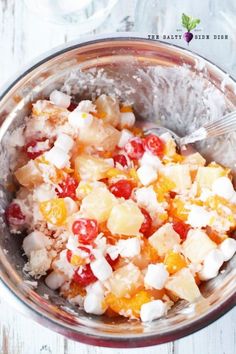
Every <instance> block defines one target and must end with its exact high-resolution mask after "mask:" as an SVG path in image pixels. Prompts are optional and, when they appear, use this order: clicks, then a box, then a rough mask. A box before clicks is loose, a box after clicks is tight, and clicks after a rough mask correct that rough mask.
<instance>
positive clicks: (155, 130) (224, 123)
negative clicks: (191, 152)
mask: <svg viewBox="0 0 236 354" xmlns="http://www.w3.org/2000/svg"><path fill="white" fill-rule="evenodd" d="M143 123H144V125H143V128H144V134H145V135H148V134H156V135H161V134H163V133H167V132H168V133H170V134H171V136H172V137H173V138H174V139H175V141H176V143H177V145H178V147H179V148H181V147H182V146H184V145H188V144H190V143H194V142H196V141H200V140H204V139H207V138H210V137H215V136H219V135H223V134H226V133H230V132H232V131H234V130H236V111H233V112H231V113H228V114H226V115H224V116H223V117H221V118H220V119H217V120H215V121H213V122H209V123H206V124H204V125H203V126H202V127H201V128H199V129H197V130H195V131H194V132H193V133H191V134H188V135H186V136H184V137H182V138H181V137H179V136H178V135H177V134H176V133H174V132H173V131H172V130H170V129H168V128H165V127H161V126H154V125H153V123H150V124H149V125H146V127H145V122H143Z"/></svg>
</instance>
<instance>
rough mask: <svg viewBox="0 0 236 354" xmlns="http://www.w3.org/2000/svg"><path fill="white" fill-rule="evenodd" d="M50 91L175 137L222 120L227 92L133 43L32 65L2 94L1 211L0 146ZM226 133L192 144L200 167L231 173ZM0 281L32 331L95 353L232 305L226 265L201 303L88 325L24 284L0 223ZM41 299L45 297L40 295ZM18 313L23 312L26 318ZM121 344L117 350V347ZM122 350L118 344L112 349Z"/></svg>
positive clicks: (11, 156) (178, 330) (99, 46)
mask: <svg viewBox="0 0 236 354" xmlns="http://www.w3.org/2000/svg"><path fill="white" fill-rule="evenodd" d="M54 88H60V89H63V90H64V91H65V92H67V93H69V94H71V95H73V96H75V98H76V99H77V100H81V99H84V98H88V99H91V98H93V97H96V96H98V95H100V94H101V93H107V94H110V95H116V96H118V97H119V98H120V99H121V100H124V101H126V102H129V103H130V104H132V105H133V107H134V110H135V112H136V114H137V117H138V118H139V119H147V120H150V121H155V122H157V123H160V124H162V125H164V126H166V127H168V128H170V129H172V130H174V131H175V132H176V133H178V134H179V135H180V136H182V135H184V134H185V133H187V132H190V131H192V130H194V129H195V128H197V127H199V126H200V125H202V124H203V123H205V122H207V121H210V120H214V119H216V118H218V117H220V116H221V115H222V114H224V113H226V112H228V111H231V110H233V109H234V107H235V105H236V97H235V92H236V91H235V90H236V85H235V83H234V82H233V80H231V79H230V78H229V77H228V76H227V75H226V74H224V73H223V72H222V71H221V70H220V69H218V68H217V67H215V66H214V65H212V64H210V63H208V62H206V61H205V60H204V59H202V58H199V57H197V56H195V55H194V54H191V53H190V52H188V51H185V50H182V49H179V48H177V47H174V46H168V45H165V44H162V43H158V42H152V41H147V40H142V39H137V38H136V39H124V38H123V39H119V38H116V39H113V40H109V39H107V40H100V41H94V42H89V43H83V44H82V45H74V46H71V47H69V48H67V49H65V50H63V51H61V52H58V53H57V54H55V55H52V56H50V57H48V58H47V59H46V60H43V61H41V62H40V63H38V64H37V65H36V66H34V67H32V68H31V69H30V70H28V71H26V72H25V73H24V75H22V76H21V77H20V78H18V79H17V80H16V82H15V83H14V84H13V85H12V86H11V87H10V88H8V89H7V90H6V92H5V93H4V94H3V96H2V99H1V101H0V121H1V122H3V124H2V128H1V131H0V140H1V160H0V161H1V162H0V163H1V171H2V173H1V193H2V194H1V195H2V198H1V211H2V213H3V210H4V208H5V206H6V204H7V202H8V201H9V200H10V198H11V193H10V192H9V191H8V188H7V185H9V182H10V172H11V171H10V169H11V168H12V167H13V166H14V162H15V161H16V159H17V149H15V148H13V147H11V146H9V144H8V137H9V134H11V132H12V131H13V130H14V129H15V128H16V127H18V126H19V125H20V124H22V122H23V120H24V117H25V115H27V114H28V112H29V110H30V108H31V105H30V102H32V101H34V100H36V99H38V98H43V97H47V96H48V94H49V93H50V92H51V90H52V89H54ZM235 144H236V134H235V133H231V134H229V135H227V136H222V137H220V138H217V139H216V138H214V139H211V140H207V141H205V142H202V143H200V144H198V145H197V146H196V148H197V149H198V150H199V151H200V152H201V153H202V154H203V156H204V157H206V158H207V159H208V160H214V161H216V162H219V163H222V164H224V165H226V166H229V167H230V168H231V169H232V170H233V173H235V171H236V169H235V168H236V165H235V162H236V157H235V154H234V146H235ZM0 229H1V238H0V246H1V249H0V255H1V257H0V265H1V267H0V272H1V278H2V282H3V284H5V286H6V288H7V289H10V293H11V294H15V295H16V298H15V300H14V302H15V303H17V304H18V305H19V307H21V309H23V311H24V312H28V313H29V314H30V315H31V316H32V317H34V318H36V319H37V320H39V321H40V322H41V323H43V324H45V325H47V326H50V327H51V328H53V329H54V330H56V331H59V332H61V333H63V334H64V335H66V336H68V337H72V338H74V339H78V340H82V341H85V342H89V343H95V344H96V345H99V344H101V345H110V346H120V345H121V346H122V345H126V346H143V345H148V344H155V343H161V342H164V341H169V340H172V339H174V338H177V337H181V336H184V335H185V334H187V333H189V332H193V331H194V330H196V329H198V328H200V327H203V326H204V324H207V323H209V322H210V321H212V320H214V319H215V318H217V317H218V316H220V315H222V314H223V313H224V312H225V311H226V310H227V309H228V308H230V307H232V304H233V302H234V301H235V295H234V292H235V291H234V284H235V280H236V258H233V259H232V260H231V261H230V262H229V263H228V264H226V265H225V267H224V271H223V272H221V273H220V274H219V276H218V277H217V278H215V279H213V280H211V281H209V282H207V283H205V284H203V285H202V288H201V290H202V294H203V298H202V299H200V300H199V302H198V303H196V304H194V305H189V304H187V303H185V302H179V303H178V304H176V305H175V306H174V307H173V308H172V309H171V310H170V312H169V314H168V316H167V318H163V319H160V320H158V321H154V322H153V323H151V324H149V325H144V324H141V323H139V322H137V321H126V320H124V319H119V318H118V319H117V318H116V319H115V320H114V319H111V318H107V317H105V316H102V317H96V316H88V315H87V314H85V313H84V312H83V311H81V310H78V308H76V307H74V306H72V305H71V304H69V303H68V302H66V301H65V300H64V299H62V298H61V297H60V296H58V294H57V293H56V292H53V291H51V290H49V289H48V288H47V287H46V286H45V285H44V282H43V279H40V280H39V281H38V287H37V289H33V288H32V287H33V285H34V284H33V283H31V284H30V283H29V281H32V280H33V279H30V278H29V277H28V275H26V274H23V272H22V268H23V264H24V262H25V261H26V259H25V258H24V257H23V256H22V249H21V244H22V236H21V235H14V236H12V235H10V234H9V232H8V229H7V227H6V225H5V222H4V217H2V222H1V224H0ZM45 294H46V295H45ZM26 309H27V311H26ZM124 342H125V344H124ZM122 343H123V344H122Z"/></svg>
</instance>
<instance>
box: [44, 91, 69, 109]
mask: <svg viewBox="0 0 236 354" xmlns="http://www.w3.org/2000/svg"><path fill="white" fill-rule="evenodd" d="M49 99H50V101H51V102H52V103H54V104H55V105H56V106H59V107H62V108H67V107H69V105H70V100H71V97H70V96H69V95H66V94H65V93H64V92H61V91H58V90H54V91H52V92H51V94H50V96H49Z"/></svg>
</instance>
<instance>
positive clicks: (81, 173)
mask: <svg viewBox="0 0 236 354" xmlns="http://www.w3.org/2000/svg"><path fill="white" fill-rule="evenodd" d="M110 168H111V165H109V164H108V163H107V162H106V161H104V160H103V159H101V158H98V157H93V156H90V155H79V156H78V157H76V159H75V174H76V175H77V177H78V178H80V179H83V180H92V181H97V180H99V179H102V178H105V177H106V172H107V171H108V170H109V169H110Z"/></svg>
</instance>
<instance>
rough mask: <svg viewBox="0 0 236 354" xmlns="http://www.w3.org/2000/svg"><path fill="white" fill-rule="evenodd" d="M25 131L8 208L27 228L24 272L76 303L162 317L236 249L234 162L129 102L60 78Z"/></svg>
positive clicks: (16, 227)
mask: <svg viewBox="0 0 236 354" xmlns="http://www.w3.org/2000/svg"><path fill="white" fill-rule="evenodd" d="M16 134H18V135H19V136H20V139H18V146H19V144H20V145H21V146H20V148H19V147H18V150H19V154H18V156H19V157H18V159H17V162H16V167H15V168H14V171H13V176H14V180H15V198H14V199H13V200H12V202H11V203H10V205H9V206H8V207H7V209H6V212H5V215H6V220H7V222H8V225H9V228H10V231H11V233H12V237H18V235H17V234H19V233H23V234H26V236H25V238H24V240H23V244H22V249H23V253H24V255H25V256H26V257H27V262H26V264H25V266H24V272H27V273H28V274H29V275H30V276H32V277H34V278H35V279H38V278H40V277H43V279H44V281H45V283H46V285H47V286H48V287H49V288H50V289H52V290H56V291H58V292H59V293H60V294H61V296H63V297H64V298H66V299H67V300H68V301H69V302H70V303H71V304H73V305H74V306H78V307H80V308H82V309H84V311H85V312H87V313H89V314H94V315H103V314H105V315H107V316H111V317H116V316H124V317H127V318H129V319H140V320H141V321H143V322H148V321H152V320H155V319H158V318H160V317H162V316H165V315H166V314H167V312H168V310H169V309H170V308H171V307H172V306H173V305H174V304H175V303H176V302H177V301H179V300H184V301H186V302H189V303H194V302H196V301H198V300H199V299H200V297H201V296H202V295H201V292H200V284H201V283H202V282H204V281H207V280H210V279H212V278H214V277H216V276H217V275H218V273H219V272H220V271H221V267H222V265H223V264H224V262H227V261H228V260H230V258H232V257H233V255H234V253H235V251H236V241H235V239H234V238H233V236H234V231H235V229H236V192H235V190H234V187H233V184H232V178H231V174H230V169H228V168H225V167H224V166H221V165H219V164H218V163H216V162H211V163H209V164H207V163H206V161H205V159H204V157H203V156H201V155H200V154H199V153H198V152H194V153H191V154H180V153H179V152H178V149H177V147H176V144H175V141H174V140H173V138H172V137H171V135H170V134H168V133H167V134H163V135H161V136H156V135H153V134H149V135H145V134H144V132H143V131H142V130H141V129H140V128H138V127H137V126H136V125H135V114H134V112H133V110H132V107H131V106H130V105H128V104H127V103H126V102H119V101H118V100H117V99H116V98H114V97H110V96H107V95H105V94H102V95H101V96H99V97H97V99H96V100H94V101H90V100H82V101H81V102H79V103H75V102H74V101H73V99H72V97H70V96H69V95H67V94H65V93H63V92H61V91H58V90H54V91H53V92H52V93H51V94H50V97H49V99H48V100H38V101H37V102H35V103H34V104H32V112H31V114H30V116H29V117H27V118H26V120H25V123H24V126H22V127H20V128H18V131H17V132H15V135H14V136H16ZM19 141H20V142H21V143H19Z"/></svg>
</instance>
